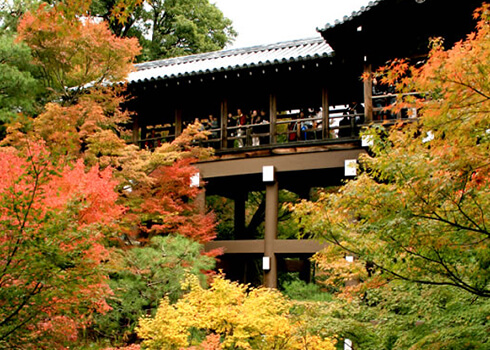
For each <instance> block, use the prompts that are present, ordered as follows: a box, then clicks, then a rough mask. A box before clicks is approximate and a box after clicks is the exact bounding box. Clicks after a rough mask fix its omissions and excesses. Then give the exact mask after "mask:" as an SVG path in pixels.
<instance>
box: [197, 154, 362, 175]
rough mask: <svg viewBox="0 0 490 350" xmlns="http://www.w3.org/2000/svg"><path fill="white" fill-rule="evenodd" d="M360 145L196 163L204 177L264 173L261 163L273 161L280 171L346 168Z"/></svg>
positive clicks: (271, 162)
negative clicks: (348, 160)
mask: <svg viewBox="0 0 490 350" xmlns="http://www.w3.org/2000/svg"><path fill="white" fill-rule="evenodd" d="M360 153H365V150H363V149H361V148H356V149H351V150H338V151H328V152H313V153H295V154H281V155H275V156H269V157H256V158H245V159H243V158H240V159H229V160H225V159H223V160H220V161H214V162H213V161H209V162H202V163H195V166H196V167H197V168H198V169H199V171H200V173H201V176H202V177H203V179H211V178H214V177H223V176H234V175H250V174H261V173H262V167H263V166H265V165H273V166H275V168H276V171H278V172H285V171H302V170H315V169H329V168H343V167H344V160H345V159H357V158H358V156H359V154H360Z"/></svg>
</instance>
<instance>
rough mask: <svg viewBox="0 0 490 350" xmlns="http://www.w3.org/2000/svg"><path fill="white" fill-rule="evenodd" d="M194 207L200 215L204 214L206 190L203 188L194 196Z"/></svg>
mask: <svg viewBox="0 0 490 350" xmlns="http://www.w3.org/2000/svg"><path fill="white" fill-rule="evenodd" d="M195 201H196V205H197V208H198V209H199V212H200V213H201V214H205V213H206V190H205V189H204V188H201V189H200V191H199V193H198V194H197V196H196V199H195Z"/></svg>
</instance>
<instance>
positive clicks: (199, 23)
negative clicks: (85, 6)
mask: <svg viewBox="0 0 490 350" xmlns="http://www.w3.org/2000/svg"><path fill="white" fill-rule="evenodd" d="M92 9H93V12H94V13H97V14H99V15H100V16H102V17H103V18H105V19H106V20H108V22H109V23H110V25H111V29H112V31H113V32H114V33H115V34H116V35H118V36H131V37H136V38H138V40H139V41H140V44H141V46H142V47H143V52H142V55H141V56H140V58H139V59H140V60H141V61H148V60H155V59H161V58H168V57H176V56H183V55H190V54H196V53H203V52H209V51H215V50H220V49H222V48H224V47H225V45H226V44H228V43H229V42H231V40H232V39H233V38H234V37H235V36H236V32H235V31H234V30H233V28H232V26H231V21H230V20H229V19H228V18H226V17H224V16H223V13H222V12H221V11H220V10H219V9H218V8H217V7H216V5H214V4H212V3H210V2H209V0H156V1H141V0H99V1H94V3H93V5H92Z"/></svg>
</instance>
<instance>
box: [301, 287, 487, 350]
mask: <svg viewBox="0 0 490 350" xmlns="http://www.w3.org/2000/svg"><path fill="white" fill-rule="evenodd" d="M489 308H490V302H489V301H488V300H487V299H481V298H475V297H471V296H469V295H467V294H465V293H464V292H461V291H460V290H457V289H447V288H446V287H429V286H419V285H414V284H410V283H406V282H393V283H391V284H389V285H386V286H385V287H383V288H373V289H366V290H365V294H364V295H363V297H362V298H360V299H354V300H345V299H338V298H337V299H334V300H333V301H332V302H329V303H322V304H320V303H316V304H314V305H313V306H312V305H311V304H297V305H296V307H295V311H294V313H299V314H302V315H305V316H304V317H308V319H310V320H311V323H309V326H311V327H316V328H318V329H319V330H320V331H321V332H322V333H324V334H325V335H326V336H328V335H337V336H338V337H339V338H349V339H351V340H353V342H354V344H356V346H357V347H359V348H361V349H366V350H395V349H396V350H403V349H417V350H419V349H487V348H488V346H489V344H490V343H489V342H490V338H489V335H488V334H489V333H488V330H489V327H490V324H489V322H490V321H489V319H488V315H489V314H490V313H489V312H490V309H489Z"/></svg>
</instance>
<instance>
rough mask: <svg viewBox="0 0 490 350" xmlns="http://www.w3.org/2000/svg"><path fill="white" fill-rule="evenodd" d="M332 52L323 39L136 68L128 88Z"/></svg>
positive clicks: (294, 61)
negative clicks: (133, 85) (130, 85)
mask: <svg viewBox="0 0 490 350" xmlns="http://www.w3.org/2000/svg"><path fill="white" fill-rule="evenodd" d="M332 53H333V50H332V49H331V48H330V46H329V45H328V44H326V43H325V42H324V41H323V39H322V38H314V39H304V40H297V41H292V42H284V43H277V44H272V45H263V46H255V47H251V48H242V49H235V50H222V51H216V52H211V53H205V54H199V55H192V56H185V57H180V58H172V59H168V60H160V61H154V62H147V63H143V64H139V65H135V67H136V68H137V70H136V71H134V72H132V73H130V75H129V76H128V79H127V82H128V83H129V84H137V83H145V82H153V81H161V80H169V79H180V78H186V77H196V76H203V75H213V74H220V73H221V74H222V73H226V72H234V71H238V70H247V69H254V68H259V67H266V66H271V65H281V64H292V63H298V62H305V61H312V60H316V59H321V58H327V57H330V56H331V55H332Z"/></svg>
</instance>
